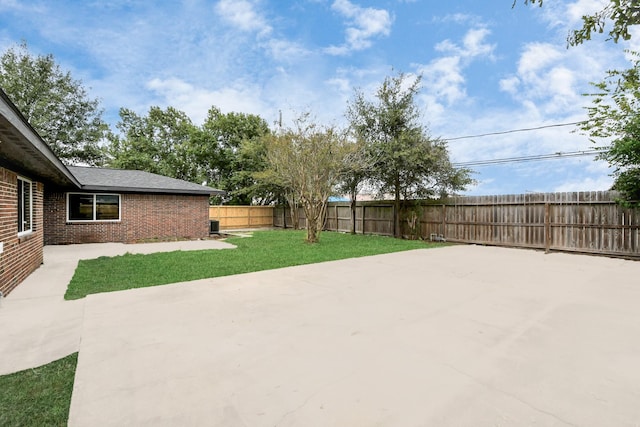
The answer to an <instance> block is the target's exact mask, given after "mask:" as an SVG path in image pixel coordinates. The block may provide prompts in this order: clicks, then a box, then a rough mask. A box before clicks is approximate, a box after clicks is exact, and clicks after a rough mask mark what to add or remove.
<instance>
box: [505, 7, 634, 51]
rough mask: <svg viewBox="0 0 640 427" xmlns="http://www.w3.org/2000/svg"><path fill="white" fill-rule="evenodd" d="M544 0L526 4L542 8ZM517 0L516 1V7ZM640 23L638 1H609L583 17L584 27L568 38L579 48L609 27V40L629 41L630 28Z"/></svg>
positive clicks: (571, 43)
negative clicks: (592, 36)
mask: <svg viewBox="0 0 640 427" xmlns="http://www.w3.org/2000/svg"><path fill="white" fill-rule="evenodd" d="M543 1H544V0H524V3H525V4H538V5H539V6H542V3H543ZM516 2H517V0H514V3H513V4H514V6H515V4H516ZM639 23H640V5H639V4H638V1H637V0H609V3H608V4H607V5H605V6H604V7H603V8H602V9H601V10H599V11H596V12H594V13H593V14H591V15H583V16H582V27H581V28H578V29H576V30H571V31H570V32H569V35H568V36H567V43H568V44H569V45H570V46H577V45H579V44H582V43H584V42H585V41H587V40H591V35H592V34H594V33H597V34H602V33H604V32H605V29H606V28H607V27H608V28H609V30H608V34H609V39H610V40H613V41H614V42H616V43H617V42H618V40H620V39H622V40H629V39H630V38H631V34H630V33H629V27H631V26H633V25H637V24H639Z"/></svg>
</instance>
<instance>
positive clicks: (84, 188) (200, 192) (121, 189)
mask: <svg viewBox="0 0 640 427" xmlns="http://www.w3.org/2000/svg"><path fill="white" fill-rule="evenodd" d="M81 190H82V191H99V192H116V193H155V194H191V195H200V196H213V195H215V196H224V195H226V194H227V192H226V191H222V190H217V189H215V188H210V187H207V188H203V189H202V190H195V189H194V190H189V189H184V190H173V189H169V188H140V187H113V186H107V185H83V186H81Z"/></svg>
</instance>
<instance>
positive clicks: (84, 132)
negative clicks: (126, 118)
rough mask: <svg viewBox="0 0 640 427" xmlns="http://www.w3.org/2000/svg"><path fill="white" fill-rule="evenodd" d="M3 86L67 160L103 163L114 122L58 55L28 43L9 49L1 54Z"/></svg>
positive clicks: (56, 150) (89, 163)
mask: <svg viewBox="0 0 640 427" xmlns="http://www.w3.org/2000/svg"><path fill="white" fill-rule="evenodd" d="M0 87H2V89H3V90H4V91H5V92H6V93H7V95H9V98H11V100H12V101H13V103H14V104H15V105H16V106H17V107H18V109H19V110H20V112H21V113H22V114H23V115H24V117H25V118H26V119H27V121H28V122H29V123H30V124H31V126H33V128H34V129H35V130H36V131H37V132H38V134H40V136H41V137H42V139H43V140H44V141H45V142H46V143H47V144H48V145H49V146H50V147H51V149H52V150H53V152H54V153H55V154H56V156H58V157H59V158H60V159H61V160H62V161H63V162H64V163H66V164H71V165H72V164H87V165H92V166H93V165H99V164H101V163H102V161H103V153H102V150H101V147H100V144H101V142H102V141H103V140H104V138H105V137H106V134H107V131H108V126H107V124H106V123H105V122H104V121H103V120H102V110H101V109H100V103H99V101H98V99H95V98H90V97H89V95H88V93H87V90H86V89H85V88H84V86H83V85H82V82H81V81H80V80H76V79H74V78H73V77H71V74H70V73H69V72H68V71H67V72H65V71H63V70H61V68H60V66H59V65H58V64H57V63H56V62H55V60H54V58H53V55H37V56H36V55H32V54H31V53H30V52H29V50H28V48H27V44H26V43H22V44H20V45H18V46H15V47H11V48H9V49H8V50H7V51H5V52H4V53H3V54H2V57H0Z"/></svg>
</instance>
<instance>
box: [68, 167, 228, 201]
mask: <svg viewBox="0 0 640 427" xmlns="http://www.w3.org/2000/svg"><path fill="white" fill-rule="evenodd" d="M68 168H69V171H70V172H71V173H72V174H73V175H74V176H75V178H76V179H77V180H78V181H79V182H80V184H81V185H82V190H87V191H124V192H141V193H165V194H203V195H204V194H208V195H210V194H224V191H222V190H216V189H215V188H211V187H207V186H204V185H199V184H194V183H192V182H188V181H184V180H182V179H175V178H169V177H166V176H162V175H157V174H155V173H150V172H144V171H137V170H125V169H103V168H94V167H82V166H69V167H68Z"/></svg>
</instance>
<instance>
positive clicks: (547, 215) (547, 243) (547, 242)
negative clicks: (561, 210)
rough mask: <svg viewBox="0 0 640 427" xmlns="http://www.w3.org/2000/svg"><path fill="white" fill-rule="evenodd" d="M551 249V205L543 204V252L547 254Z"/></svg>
mask: <svg viewBox="0 0 640 427" xmlns="http://www.w3.org/2000/svg"><path fill="white" fill-rule="evenodd" d="M550 248H551V205H550V204H549V203H545V204H544V252H545V253H547V254H548V253H549V249H550Z"/></svg>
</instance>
